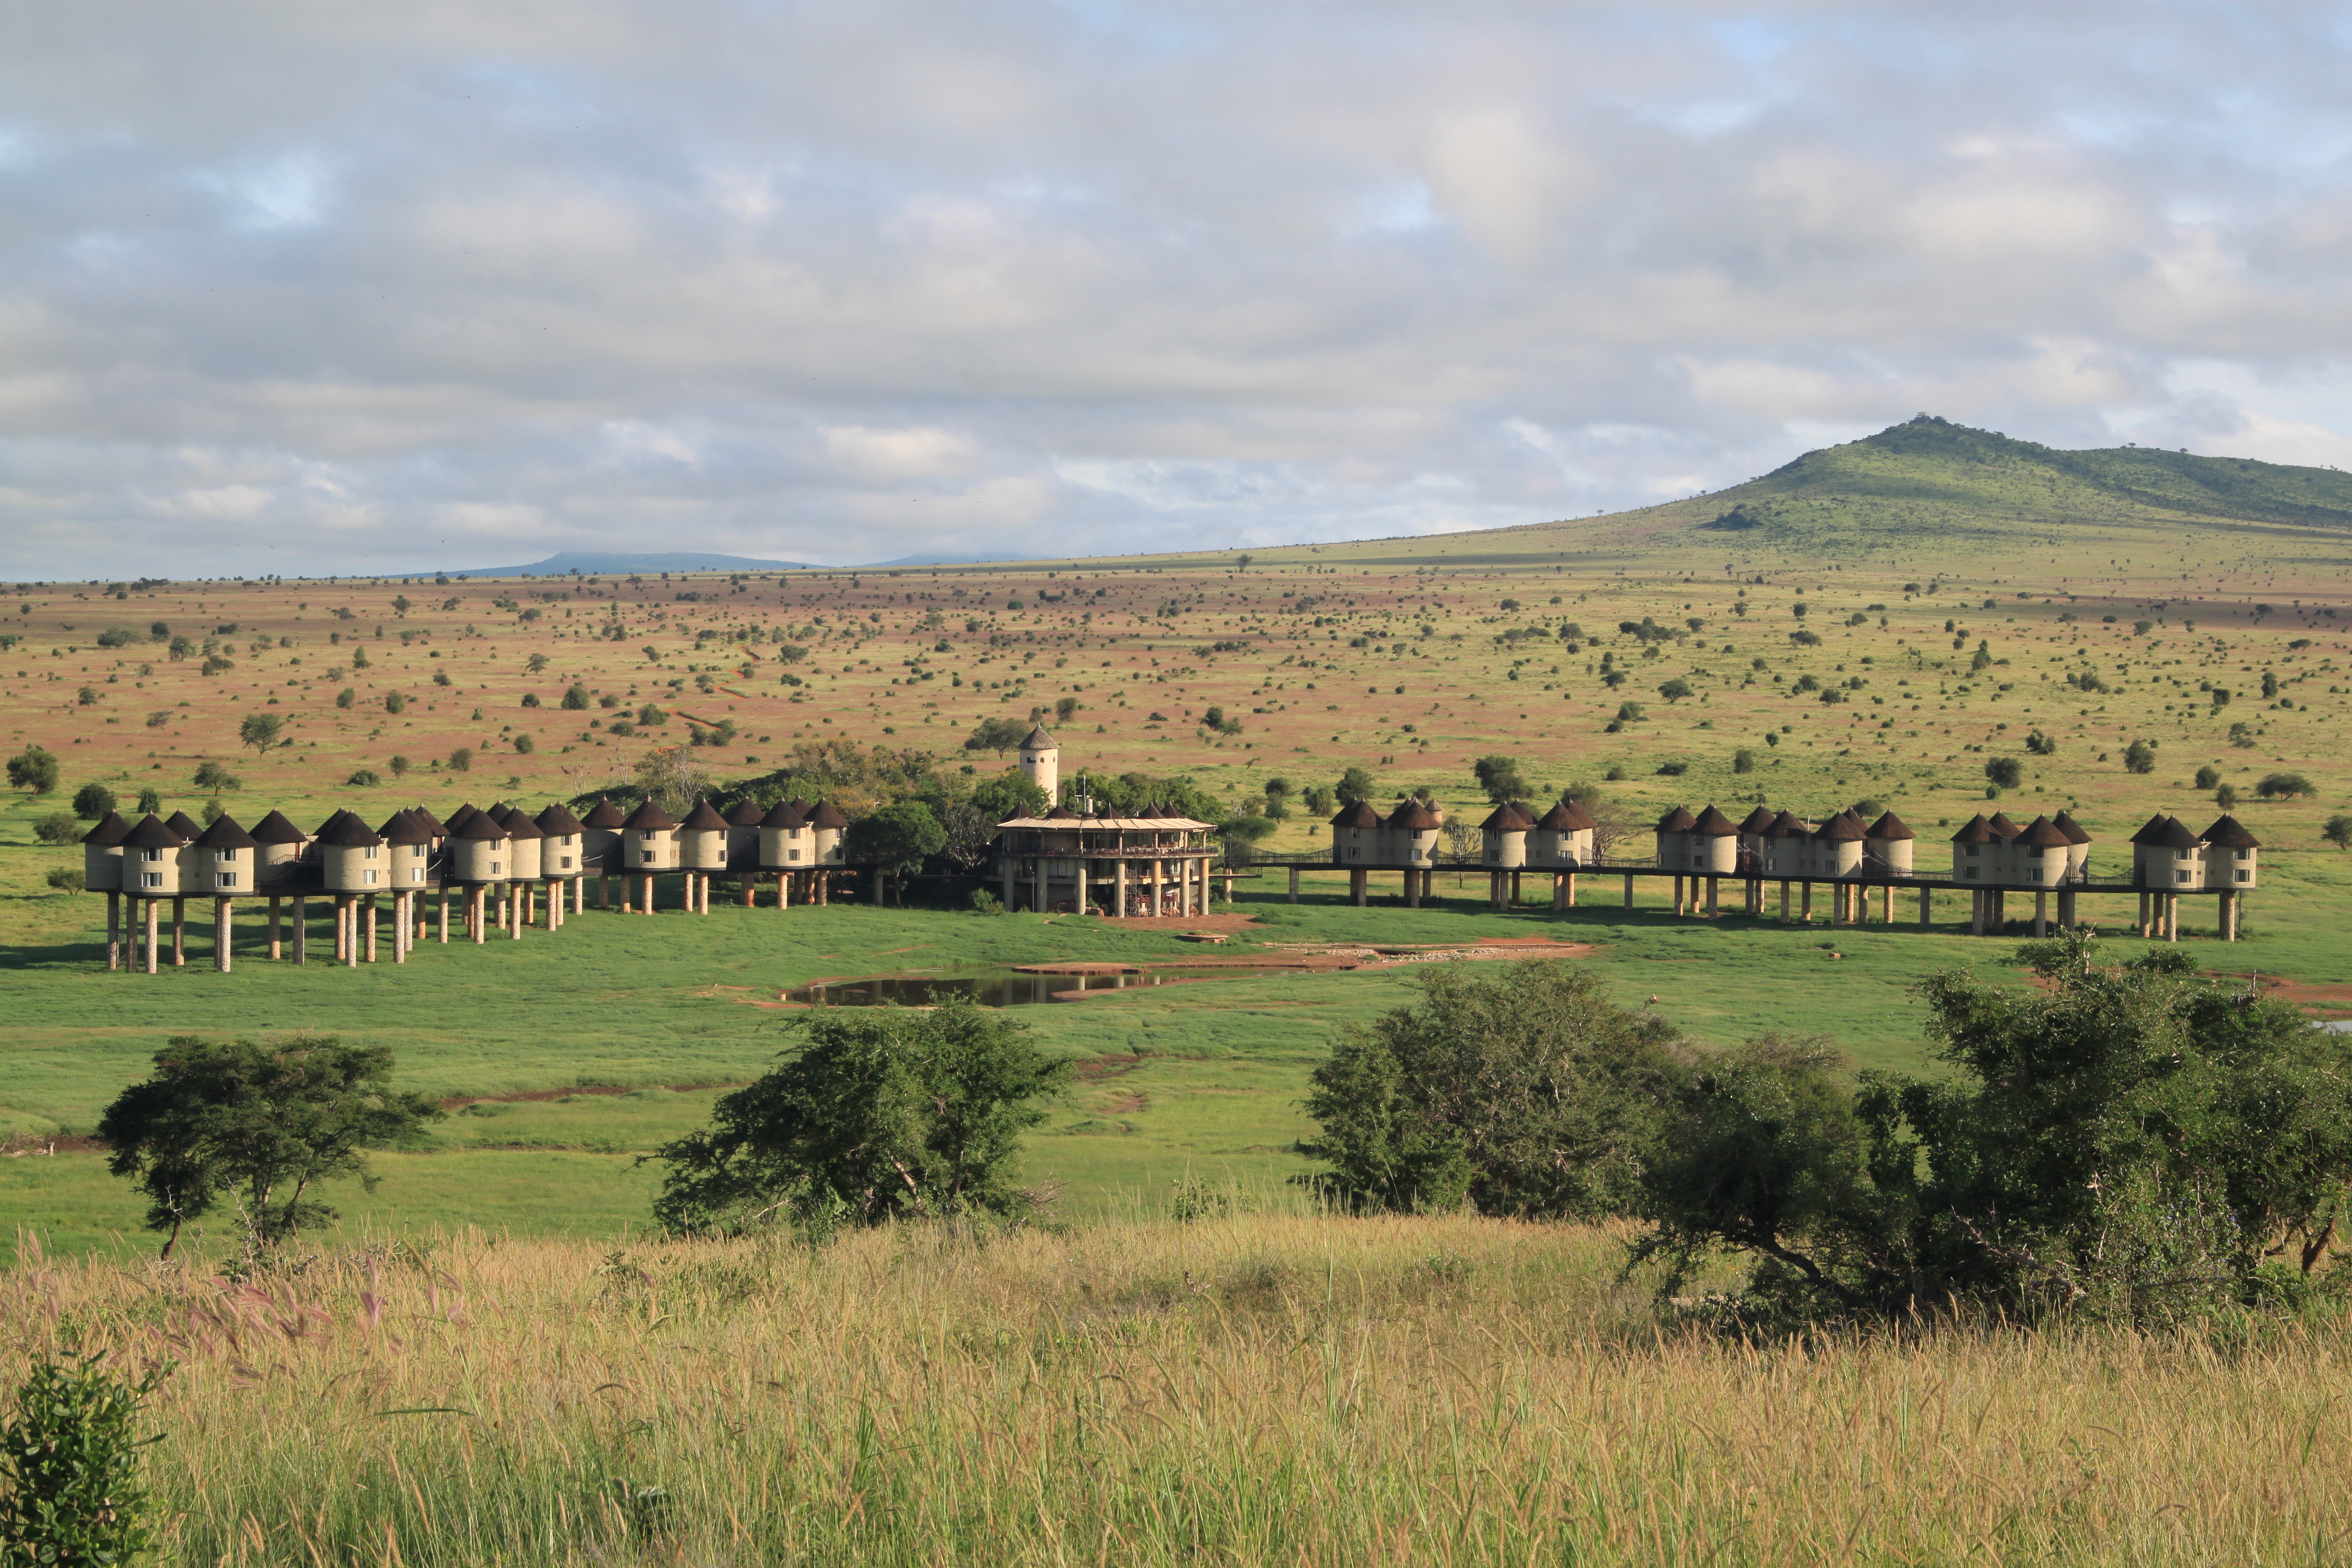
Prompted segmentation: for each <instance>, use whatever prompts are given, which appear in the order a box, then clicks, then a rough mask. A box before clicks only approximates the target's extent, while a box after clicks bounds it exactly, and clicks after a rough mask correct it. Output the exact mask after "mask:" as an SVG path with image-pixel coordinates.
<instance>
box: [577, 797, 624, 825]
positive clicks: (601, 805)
mask: <svg viewBox="0 0 2352 1568" xmlns="http://www.w3.org/2000/svg"><path fill="white" fill-rule="evenodd" d="M626 824H627V818H625V817H624V816H622V815H621V808H620V807H619V806H617V805H614V804H613V803H612V802H611V801H609V800H601V799H600V800H599V801H597V802H596V804H595V805H592V806H590V807H589V808H588V815H587V816H583V817H582V818H581V819H580V825H581V826H583V827H602V828H614V827H621V826H626Z"/></svg>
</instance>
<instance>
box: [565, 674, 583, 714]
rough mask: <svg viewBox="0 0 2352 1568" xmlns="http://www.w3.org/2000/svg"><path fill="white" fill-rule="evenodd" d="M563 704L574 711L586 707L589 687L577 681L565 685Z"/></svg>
mask: <svg viewBox="0 0 2352 1568" xmlns="http://www.w3.org/2000/svg"><path fill="white" fill-rule="evenodd" d="M562 706H563V708H564V709H565V710H566V711H568V712H572V713H577V712H580V711H582V710H584V709H586V708H587V706H588V689H587V688H586V687H584V686H582V685H581V684H579V683H578V682H577V681H574V682H573V683H572V685H570V686H567V687H565V688H564V689H563V704H562Z"/></svg>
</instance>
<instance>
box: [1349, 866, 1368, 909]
mask: <svg viewBox="0 0 2352 1568" xmlns="http://www.w3.org/2000/svg"><path fill="white" fill-rule="evenodd" d="M1364 875H1365V874H1364V873H1363V872H1361V871H1350V872H1349V873H1348V901H1349V902H1350V903H1352V904H1354V905H1355V906H1356V907H1357V908H1358V909H1362V908H1363V907H1364Z"/></svg>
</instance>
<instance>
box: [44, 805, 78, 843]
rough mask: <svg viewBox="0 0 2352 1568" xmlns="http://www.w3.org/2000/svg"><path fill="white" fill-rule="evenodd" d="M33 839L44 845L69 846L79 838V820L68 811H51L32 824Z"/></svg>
mask: <svg viewBox="0 0 2352 1568" xmlns="http://www.w3.org/2000/svg"><path fill="white" fill-rule="evenodd" d="M33 837H36V838H37V839H39V840H40V841H41V842H42V843H44V844H71V843H73V842H75V841H76V840H77V839H79V838H80V837H81V819H80V818H79V817H78V816H74V814H73V813H72V812H70V811H53V812H51V813H50V814H49V815H48V816H44V817H42V818H41V819H40V820H39V821H37V822H36V823H34V824H33Z"/></svg>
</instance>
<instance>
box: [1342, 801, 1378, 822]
mask: <svg viewBox="0 0 2352 1568" xmlns="http://www.w3.org/2000/svg"><path fill="white" fill-rule="evenodd" d="M1380 825H1381V814H1380V813H1379V812H1377V811H1374V810H1373V809H1372V807H1371V803H1370V802H1369V801H1361V800H1351V801H1349V803H1348V804H1347V805H1343V806H1341V807H1340V808H1339V816H1335V817H1333V818H1332V819H1331V826H1334V827H1378V826H1380Z"/></svg>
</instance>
